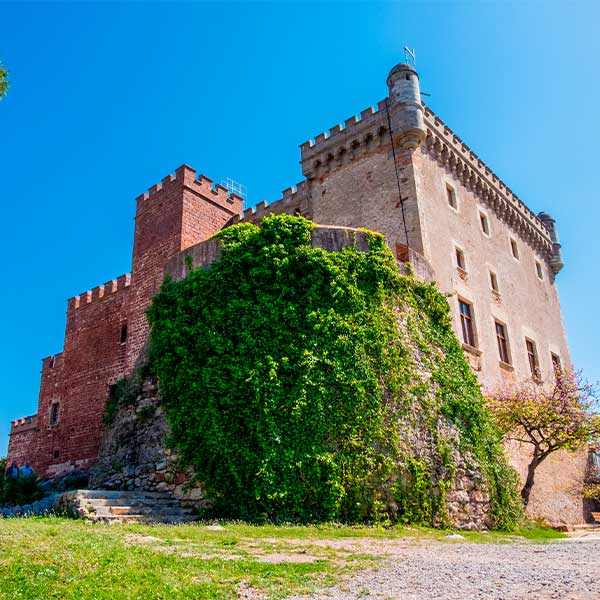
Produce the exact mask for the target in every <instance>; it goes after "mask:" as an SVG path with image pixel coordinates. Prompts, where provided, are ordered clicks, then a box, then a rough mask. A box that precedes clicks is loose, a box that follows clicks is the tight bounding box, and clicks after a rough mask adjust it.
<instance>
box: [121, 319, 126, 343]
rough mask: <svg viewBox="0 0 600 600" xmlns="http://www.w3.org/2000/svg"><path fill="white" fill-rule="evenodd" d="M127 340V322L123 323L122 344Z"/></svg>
mask: <svg viewBox="0 0 600 600" xmlns="http://www.w3.org/2000/svg"><path fill="white" fill-rule="evenodd" d="M126 341H127V323H123V325H121V344H124V343H125V342H126Z"/></svg>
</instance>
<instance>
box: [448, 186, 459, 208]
mask: <svg viewBox="0 0 600 600" xmlns="http://www.w3.org/2000/svg"><path fill="white" fill-rule="evenodd" d="M446 194H447V195H448V204H449V205H450V206H451V207H452V208H454V209H457V208H458V204H457V202H456V194H455V192H454V188H453V187H452V186H451V185H448V184H446Z"/></svg>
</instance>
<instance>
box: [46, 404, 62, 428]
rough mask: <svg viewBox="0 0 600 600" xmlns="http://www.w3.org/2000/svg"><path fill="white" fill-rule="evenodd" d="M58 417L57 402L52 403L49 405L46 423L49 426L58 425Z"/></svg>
mask: <svg viewBox="0 0 600 600" xmlns="http://www.w3.org/2000/svg"><path fill="white" fill-rule="evenodd" d="M59 415H60V405H59V403H58V402H53V403H52V404H51V405H50V416H49V418H48V422H49V423H50V425H57V424H58V417H59Z"/></svg>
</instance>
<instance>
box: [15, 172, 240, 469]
mask: <svg viewBox="0 0 600 600" xmlns="http://www.w3.org/2000/svg"><path fill="white" fill-rule="evenodd" d="M241 210H242V200H241V199H240V198H237V197H236V196H228V194H227V190H226V189H225V188H222V187H221V186H216V187H215V189H212V182H211V180H210V179H207V178H206V177H204V176H200V177H199V178H198V179H196V173H195V171H194V170H193V169H191V168H190V167H187V166H185V165H184V166H182V167H180V168H179V169H177V170H176V172H175V176H173V175H169V176H168V177H165V178H164V179H163V181H162V185H155V186H153V187H152V188H151V189H150V190H149V192H148V193H146V194H143V195H142V196H140V197H139V198H138V199H137V213H136V221H135V237H134V248H133V268H132V274H131V277H130V276H129V275H123V276H121V277H119V278H118V279H117V280H113V281H110V282H108V283H106V284H105V285H102V286H98V287H96V288H94V289H93V290H91V291H89V292H85V293H84V294H81V295H79V296H76V297H74V298H71V300H69V305H68V311H67V327H66V333H65V343H64V351H63V352H62V353H61V354H58V355H56V356H55V357H50V358H47V359H44V361H43V367H42V381H41V386H40V396H39V401H38V414H37V415H36V416H35V424H34V425H33V426H30V424H21V423H19V424H18V425H16V426H14V427H13V432H12V434H11V440H10V447H9V456H8V458H9V460H10V461H12V460H16V461H17V462H18V463H19V464H22V463H23V462H30V463H31V464H32V466H33V467H34V468H35V469H36V470H37V471H38V472H40V473H41V474H44V475H52V474H54V473H58V472H60V471H63V470H68V469H72V468H88V467H90V466H92V465H93V463H94V462H95V460H96V457H97V455H98V450H99V447H100V442H101V439H102V434H103V431H104V426H103V423H102V416H103V414H104V408H105V405H106V400H107V399H108V394H109V386H110V384H112V383H114V382H115V381H116V380H118V379H119V378H121V377H123V376H124V375H127V374H129V373H130V372H131V370H132V369H133V367H134V366H135V364H136V361H137V359H138V357H139V355H140V352H141V350H142V349H143V347H144V344H145V342H146V339H147V336H148V324H147V319H146V314H145V313H146V310H147V308H148V306H149V305H150V302H151V299H152V296H153V295H154V294H155V293H156V292H157V291H158V289H159V287H160V285H161V283H162V280H163V271H164V267H165V264H166V263H167V261H168V260H169V259H170V258H171V257H173V256H174V255H175V254H177V253H178V252H180V251H181V250H182V249H184V248H187V247H189V246H192V245H194V244H197V243H198V242H200V241H202V240H205V239H207V238H209V237H210V236H211V235H213V234H214V233H216V232H217V231H219V230H220V229H221V228H222V227H223V226H224V225H225V224H226V223H227V221H229V220H230V219H231V217H232V216H233V215H235V214H237V213H239V212H241ZM125 324H126V325H127V339H126V341H125V343H121V331H122V327H123V325H125ZM53 402H58V403H59V420H58V423H56V424H51V423H50V411H51V405H52V403H53Z"/></svg>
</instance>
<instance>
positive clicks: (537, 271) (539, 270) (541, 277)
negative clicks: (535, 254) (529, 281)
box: [534, 258, 544, 281]
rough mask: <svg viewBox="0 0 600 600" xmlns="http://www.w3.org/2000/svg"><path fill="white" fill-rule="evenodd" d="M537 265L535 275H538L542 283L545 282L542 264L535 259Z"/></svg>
mask: <svg viewBox="0 0 600 600" xmlns="http://www.w3.org/2000/svg"><path fill="white" fill-rule="evenodd" d="M534 263H535V274H536V275H537V277H538V279H539V280H540V281H544V270H543V269H542V263H541V262H540V261H539V260H538V259H537V258H536V259H534Z"/></svg>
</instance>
